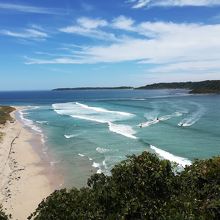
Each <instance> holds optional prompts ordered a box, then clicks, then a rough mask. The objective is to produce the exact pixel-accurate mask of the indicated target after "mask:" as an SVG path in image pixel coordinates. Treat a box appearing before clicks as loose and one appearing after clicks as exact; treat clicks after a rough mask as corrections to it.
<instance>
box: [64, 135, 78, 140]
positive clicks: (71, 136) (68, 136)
mask: <svg viewBox="0 0 220 220" xmlns="http://www.w3.org/2000/svg"><path fill="white" fill-rule="evenodd" d="M76 136H78V135H77V134H70V135H68V134H65V135H64V137H65V138H66V139H70V138H73V137H76Z"/></svg>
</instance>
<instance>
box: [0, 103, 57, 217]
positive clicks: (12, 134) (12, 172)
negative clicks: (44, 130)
mask: <svg viewBox="0 0 220 220" xmlns="http://www.w3.org/2000/svg"><path fill="white" fill-rule="evenodd" d="M15 108H16V111H14V112H12V113H11V116H12V117H13V118H14V119H15V120H14V122H13V123H10V122H7V123H6V124H5V126H2V127H1V128H0V131H1V132H3V133H5V135H4V136H3V138H2V140H1V142H0V177H1V178H0V190H1V191H0V203H1V204H2V205H3V209H4V210H5V212H6V213H7V214H11V215H12V219H17V220H24V219H27V217H28V216H29V215H30V214H31V213H32V212H33V211H35V209H36V208H37V206H38V204H39V203H40V202H41V201H42V200H43V199H44V198H46V197H47V196H49V195H50V194H51V193H52V192H53V191H54V190H55V189H57V188H59V187H58V186H59V184H58V177H57V178H56V175H55V171H54V170H52V168H51V166H50V163H49V162H48V161H46V160H44V159H43V157H42V156H41V155H40V154H41V150H42V147H43V144H42V142H41V137H40V135H39V136H38V135H37V134H35V133H34V132H32V131H30V130H29V129H28V128H27V126H26V125H25V124H24V123H22V120H21V119H19V118H18V116H17V114H18V112H19V111H21V110H24V109H25V107H15ZM39 146H40V147H39ZM54 180H55V181H54ZM59 181H60V179H59Z"/></svg>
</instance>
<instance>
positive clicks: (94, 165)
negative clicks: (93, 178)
mask: <svg viewBox="0 0 220 220" xmlns="http://www.w3.org/2000/svg"><path fill="white" fill-rule="evenodd" d="M92 166H93V167H95V168H98V167H100V164H99V163H96V162H93V164H92Z"/></svg>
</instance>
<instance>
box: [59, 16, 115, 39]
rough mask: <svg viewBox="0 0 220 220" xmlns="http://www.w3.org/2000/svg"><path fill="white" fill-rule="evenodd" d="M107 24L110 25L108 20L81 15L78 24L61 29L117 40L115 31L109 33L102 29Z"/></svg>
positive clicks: (62, 30)
mask: <svg viewBox="0 0 220 220" xmlns="http://www.w3.org/2000/svg"><path fill="white" fill-rule="evenodd" d="M106 26H108V22H107V21H106V20H103V19H92V18H86V17H81V18H79V19H77V21H76V25H71V26H67V27H64V28H60V29H59V30H60V31H61V32H64V33H69V34H77V35H81V36H85V37H90V38H96V39H101V40H105V41H109V40H110V41H117V38H116V37H115V35H114V34H113V33H109V32H106V31H103V30H102V29H101V28H103V27H106Z"/></svg>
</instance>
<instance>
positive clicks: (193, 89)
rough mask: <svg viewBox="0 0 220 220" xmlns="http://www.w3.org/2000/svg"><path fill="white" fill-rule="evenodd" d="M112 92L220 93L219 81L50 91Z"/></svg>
mask: <svg viewBox="0 0 220 220" xmlns="http://www.w3.org/2000/svg"><path fill="white" fill-rule="evenodd" d="M104 89H107V90H110V89H112V90H114V89H188V90H190V91H189V93H192V94H199V93H204V94H206V93H220V80H206V81H201V82H172V83H155V84H150V85H146V86H141V87H136V88H135V87H130V86H121V87H79V88H57V89H54V90H52V91H71V90H104Z"/></svg>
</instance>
